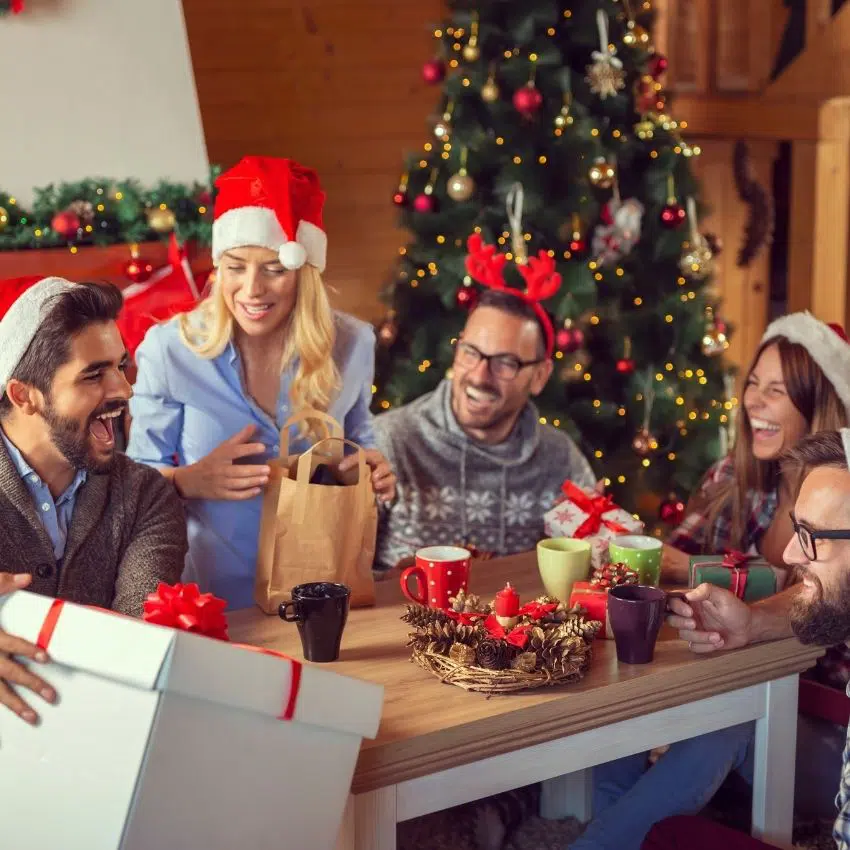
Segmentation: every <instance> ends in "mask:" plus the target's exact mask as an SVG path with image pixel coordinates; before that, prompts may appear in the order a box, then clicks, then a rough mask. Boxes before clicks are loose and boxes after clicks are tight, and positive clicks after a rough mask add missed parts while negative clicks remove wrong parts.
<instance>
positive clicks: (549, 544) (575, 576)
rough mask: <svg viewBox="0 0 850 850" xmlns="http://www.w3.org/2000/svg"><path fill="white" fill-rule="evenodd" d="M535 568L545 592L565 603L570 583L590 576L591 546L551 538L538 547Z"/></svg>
mask: <svg viewBox="0 0 850 850" xmlns="http://www.w3.org/2000/svg"><path fill="white" fill-rule="evenodd" d="M537 566H538V568H539V569H540V578H541V579H543V586H544V587H545V588H546V593H547V594H548V595H549V596H553V597H554V598H555V599H557V600H558V601H560V602H563V603H565V604H567V603H568V602H569V601H570V594H571V593H572V590H573V584H575V582H577V581H585V580H586V579H587V577H588V576H589V575H590V543H588V541H587V540H575V539H573V538H572V537H554V538H551V539H549V540H541V541H540V542H539V543H538V544H537Z"/></svg>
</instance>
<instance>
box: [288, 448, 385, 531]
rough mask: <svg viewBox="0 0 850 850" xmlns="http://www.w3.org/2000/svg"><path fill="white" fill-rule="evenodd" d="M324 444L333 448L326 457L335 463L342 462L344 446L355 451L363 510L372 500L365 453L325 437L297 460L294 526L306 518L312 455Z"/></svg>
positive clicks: (293, 513) (358, 485) (300, 523)
mask: <svg viewBox="0 0 850 850" xmlns="http://www.w3.org/2000/svg"><path fill="white" fill-rule="evenodd" d="M325 443H331V444H332V445H333V446H334V448H333V449H332V451H331V453H330V454H329V455H328V457H331V458H332V459H333V460H335V461H337V462H338V461H340V460H342V457H343V448H344V447H345V446H350V447H351V448H353V449H356V450H357V487H359V488H361V489H362V491H363V509H364V510H365V509H368V506H369V504H370V502H371V500H372V487H371V486H370V484H369V466H368V464H367V463H366V453H365V452H364V451H363V449H362V448H361V447H360V446H358V445H357V443H353V442H352V441H351V440H346V439H345V438H342V437H326V438H325V439H324V440H319V442H317V443H316V444H315V445H313V446H312V447H311V448H309V449H307V451H306V452H304V454H302V455H301V457H299V458H298V469H297V471H296V475H295V507H294V510H293V512H292V521H293V522H294V523H295V524H296V525H303V523H304V522H305V520H306V518H307V488H308V487H309V486H310V475H311V474H312V471H313V463H312V460H313V453H314V452H315V451H316V450H317V449H319V448H320V447H321V446H323V445H324V444H325ZM355 519H356V517H355Z"/></svg>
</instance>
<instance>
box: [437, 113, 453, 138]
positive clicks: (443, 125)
mask: <svg viewBox="0 0 850 850" xmlns="http://www.w3.org/2000/svg"><path fill="white" fill-rule="evenodd" d="M451 133H452V125H451V124H449V122H448V121H446V120H445V118H443V119H442V120H440V121H438V122H437V123H436V124H435V125H434V135H435V136H436V137H437V138H438V139H442V140H443V141H445V140H446V139H448V137H449V136H450V135H451Z"/></svg>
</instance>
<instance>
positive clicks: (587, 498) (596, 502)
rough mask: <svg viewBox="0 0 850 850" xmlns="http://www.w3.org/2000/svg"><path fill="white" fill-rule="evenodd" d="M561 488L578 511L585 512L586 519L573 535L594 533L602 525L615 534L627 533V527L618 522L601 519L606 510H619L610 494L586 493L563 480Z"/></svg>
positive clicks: (570, 482) (583, 535) (586, 535)
mask: <svg viewBox="0 0 850 850" xmlns="http://www.w3.org/2000/svg"><path fill="white" fill-rule="evenodd" d="M561 490H562V491H563V493H564V495H565V496H566V497H567V498H568V499H569V500H570V501H571V502H572V503H573V504H574V505H575V506H576V507H577V508H578V509H579V510H580V511H583V512H584V513H586V514H587V519H586V520H585V521H584V522H583V523H582V524H581V525H580V526H579V527H578V528H577V529H576V530H575V531H574V532H573V537H579V538H581V537H589V536H590V535H591V534H596V532H597V531H599V529H600V528H601V527H602V526H603V525H604V526H605V527H606V528H607V529H608V530H609V531H613V532H614V533H615V534H627V533H628V531H629V529H628V528H626V527H625V526H624V525H620V523H619V522H614V521H613V520H610V519H603V516H604V515H605V514H607V513H608V511H614V510H619V506H618V505H616V504H615V503H614V500H613V499H612V498H611V497H610V496H600V495H588V494H587V493H585V492H584V490H582V489H581V488H580V487H576V485H575V484H573V482H572V481H565V482H564V483H563V485H562V486H561Z"/></svg>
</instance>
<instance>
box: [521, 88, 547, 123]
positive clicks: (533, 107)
mask: <svg viewBox="0 0 850 850" xmlns="http://www.w3.org/2000/svg"><path fill="white" fill-rule="evenodd" d="M542 105H543V95H542V94H540V92H539V91H538V90H537V89H536V88H535V87H534V86H523V87H522V88H521V89H517V90H516V91H515V92H514V109H516V111H517V112H519V114H520V115H522V116H523V118H531V116H532V115H534V114H535V113H536V112H537V111H538V110H539V109H540V107H541V106H542Z"/></svg>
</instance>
